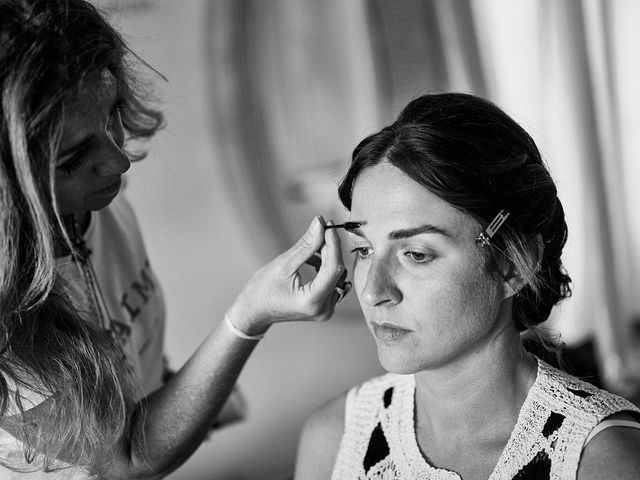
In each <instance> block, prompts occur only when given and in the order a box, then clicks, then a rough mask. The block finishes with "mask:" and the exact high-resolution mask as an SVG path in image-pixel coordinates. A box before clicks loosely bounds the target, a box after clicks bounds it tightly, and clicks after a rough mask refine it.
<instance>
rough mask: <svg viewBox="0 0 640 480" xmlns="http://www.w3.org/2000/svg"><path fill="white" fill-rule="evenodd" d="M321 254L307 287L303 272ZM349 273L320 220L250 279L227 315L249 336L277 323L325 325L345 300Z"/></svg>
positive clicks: (333, 234) (332, 235)
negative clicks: (344, 284) (316, 322)
mask: <svg viewBox="0 0 640 480" xmlns="http://www.w3.org/2000/svg"><path fill="white" fill-rule="evenodd" d="M318 251H319V252H320V260H321V264H320V266H319V268H317V274H316V276H315V278H314V279H312V280H311V281H309V282H308V283H305V284H303V283H302V278H301V276H300V273H299V269H300V267H301V266H302V265H304V264H305V263H306V262H307V261H308V260H310V259H311V258H312V257H313V256H314V254H315V253H316V252H318ZM310 263H313V262H310ZM345 274H346V271H345V268H344V263H343V261H342V253H341V250H340V239H339V238H338V234H337V233H336V231H335V230H325V229H324V221H323V220H322V218H321V217H316V218H314V219H313V221H312V222H311V225H310V226H309V228H308V229H307V231H306V232H305V233H304V235H303V236H302V238H300V240H298V241H297V242H296V243H295V245H293V246H292V247H291V248H290V249H289V250H287V251H286V252H284V253H283V254H281V255H279V256H278V257H276V258H275V259H274V260H272V261H271V262H270V263H268V264H267V265H265V266H264V267H262V268H261V269H260V270H258V271H257V272H256V273H255V274H254V275H253V277H251V279H250V280H249V281H248V282H247V284H246V285H245V287H244V289H243V290H242V292H240V295H238V297H237V298H236V301H235V302H234V304H233V305H232V306H231V308H230V309H229V310H228V311H227V315H228V316H229V318H230V319H231V321H232V322H233V324H234V325H235V326H236V327H237V328H238V329H240V330H242V331H243V332H245V333H247V334H249V335H255V334H259V333H262V332H264V331H265V330H267V329H268V328H269V326H270V325H271V324H273V323H276V322H288V321H294V320H319V321H320V320H327V319H328V318H329V317H331V315H332V314H333V311H334V308H335V305H336V303H337V302H338V301H339V300H340V298H341V295H340V294H339V293H338V291H337V290H336V287H337V286H338V285H339V284H342V282H343V281H344V278H345Z"/></svg>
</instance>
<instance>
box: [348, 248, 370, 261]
mask: <svg viewBox="0 0 640 480" xmlns="http://www.w3.org/2000/svg"><path fill="white" fill-rule="evenodd" d="M351 253H355V254H356V257H357V258H363V259H364V258H367V257H368V256H369V255H371V254H372V253H373V248H371V247H355V248H353V249H352V250H351Z"/></svg>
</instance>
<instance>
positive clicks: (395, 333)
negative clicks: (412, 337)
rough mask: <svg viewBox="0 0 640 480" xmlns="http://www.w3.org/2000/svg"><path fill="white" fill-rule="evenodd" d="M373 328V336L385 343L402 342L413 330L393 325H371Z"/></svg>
mask: <svg viewBox="0 0 640 480" xmlns="http://www.w3.org/2000/svg"><path fill="white" fill-rule="evenodd" d="M371 327H372V328H373V334H374V335H375V337H376V338H377V339H378V340H382V341H384V342H392V341H395V340H401V339H403V338H404V337H406V336H407V335H409V334H410V333H411V332H412V330H407V329H406V328H401V327H399V326H397V325H394V324H392V323H386V322H385V323H373V322H372V323H371Z"/></svg>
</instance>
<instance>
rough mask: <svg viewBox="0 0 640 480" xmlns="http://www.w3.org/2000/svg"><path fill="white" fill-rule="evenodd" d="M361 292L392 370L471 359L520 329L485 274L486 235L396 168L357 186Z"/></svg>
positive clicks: (378, 170) (500, 289)
mask: <svg viewBox="0 0 640 480" xmlns="http://www.w3.org/2000/svg"><path fill="white" fill-rule="evenodd" d="M350 220H352V221H356V222H361V223H362V226H361V227H360V229H358V230H356V231H355V233H350V234H349V237H350V240H351V241H352V244H353V245H352V247H353V250H354V253H355V266H354V286H355V289H356V294H357V296H358V299H359V301H360V305H361V307H362V310H363V312H364V316H365V318H366V321H367V325H368V326H369V329H370V330H371V332H372V333H373V336H374V337H375V340H376V344H377V347H378V356H379V358H380V362H381V364H382V366H383V367H384V368H385V369H386V370H387V371H390V372H395V373H415V372H418V371H422V370H428V369H431V368H437V367H440V366H443V365H446V364H450V363H451V362H455V361H458V360H462V359H463V358H464V357H465V356H471V355H473V354H474V353H477V351H478V349H482V347H483V345H485V344H488V343H489V342H490V341H491V339H492V338H493V337H494V336H495V334H496V333H497V332H498V331H500V330H502V329H503V328H504V326H505V325H506V324H507V323H508V322H510V321H511V319H510V315H509V314H505V313H504V312H503V310H506V309H501V308H500V307H501V304H502V300H503V299H504V298H505V297H506V296H507V295H506V288H507V286H506V284H504V282H501V281H496V280H494V279H492V278H491V276H490V275H489V274H488V273H487V272H486V271H485V267H484V259H483V256H482V253H481V251H480V247H478V246H477V245H475V244H474V241H473V240H474V238H475V237H476V236H477V235H478V233H479V232H480V231H481V230H482V226H481V225H479V224H478V223H477V222H476V221H475V220H474V219H473V218H472V217H470V216H469V215H467V214H465V213H462V212H461V211H459V210H456V209H455V208H454V207H452V206H451V205H450V204H448V203H447V202H445V201H443V200H441V199H440V198H438V197H437V196H435V195H434V194H432V193H431V192H429V191H428V190H427V189H426V188H424V187H423V186H421V185H420V184H418V183H417V182H415V181H414V180H412V179H411V178H409V177H408V176H407V175H405V174H404V173H403V172H402V171H400V170H399V169H397V168H396V167H394V166H392V165H390V164H389V163H387V162H383V163H380V164H378V165H376V166H373V167H370V168H367V169H365V170H364V171H363V172H362V173H360V175H359V177H358V178H357V180H356V182H355V185H354V188H353V196H352V208H351V218H350Z"/></svg>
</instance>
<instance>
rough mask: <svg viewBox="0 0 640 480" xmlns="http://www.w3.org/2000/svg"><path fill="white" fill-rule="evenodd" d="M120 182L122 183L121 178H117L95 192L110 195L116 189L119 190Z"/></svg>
mask: <svg viewBox="0 0 640 480" xmlns="http://www.w3.org/2000/svg"><path fill="white" fill-rule="evenodd" d="M121 183H122V180H121V179H119V178H118V180H116V181H115V182H113V183H111V184H109V185H107V186H106V187H104V188H101V189H100V190H96V192H95V193H96V194H98V195H111V194H113V193H116V192H117V191H118V190H120V184H121Z"/></svg>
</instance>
